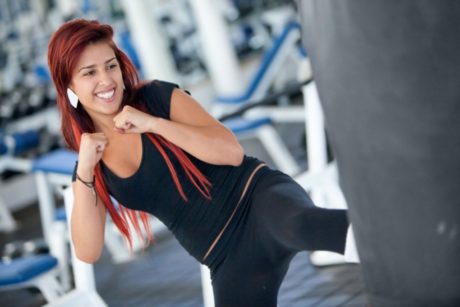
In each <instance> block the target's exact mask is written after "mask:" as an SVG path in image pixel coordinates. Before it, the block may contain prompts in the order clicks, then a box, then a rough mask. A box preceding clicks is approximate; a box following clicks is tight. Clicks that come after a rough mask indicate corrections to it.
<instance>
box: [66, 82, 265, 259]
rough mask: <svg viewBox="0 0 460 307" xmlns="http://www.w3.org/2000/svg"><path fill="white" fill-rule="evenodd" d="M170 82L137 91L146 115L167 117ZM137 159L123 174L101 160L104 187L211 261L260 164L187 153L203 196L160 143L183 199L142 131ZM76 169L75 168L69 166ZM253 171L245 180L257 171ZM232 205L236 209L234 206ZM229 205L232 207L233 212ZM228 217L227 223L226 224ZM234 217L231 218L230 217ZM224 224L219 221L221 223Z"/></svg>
mask: <svg viewBox="0 0 460 307" xmlns="http://www.w3.org/2000/svg"><path fill="white" fill-rule="evenodd" d="M174 88H178V86H177V85H176V84H173V83H169V82H164V81H158V80H155V81H152V82H150V83H148V84H146V85H144V86H143V87H141V88H140V89H139V91H138V98H139V99H140V101H142V102H144V103H145V104H146V105H147V107H148V110H149V112H151V114H152V115H154V116H158V117H162V118H166V119H169V118H170V117H169V114H170V113H169V112H170V102H171V95H172V91H173V90H174ZM141 138H142V159H141V163H140V166H139V169H138V170H137V171H136V172H135V173H134V174H133V175H132V176H130V177H128V178H120V177H118V176H117V175H115V174H114V173H113V172H111V171H110V169H109V168H108V167H107V166H106V165H105V164H104V162H103V161H102V160H101V161H100V163H101V169H102V172H103V176H104V180H105V182H106V184H107V187H108V190H109V193H110V194H111V195H112V196H113V197H114V198H115V199H116V200H117V201H118V202H119V203H120V204H122V205H123V206H125V207H127V208H130V209H134V210H141V211H145V212H148V213H150V214H152V215H154V216H156V217H157V218H158V219H159V220H161V221H162V222H163V223H164V224H165V225H166V226H167V227H168V229H169V230H170V231H171V232H172V233H173V234H174V236H175V237H176V238H177V240H178V241H179V243H180V244H181V245H182V246H183V247H184V248H185V249H186V250H187V252H188V253H189V254H190V255H192V256H193V257H194V258H196V259H197V260H198V261H200V262H201V263H204V264H206V265H208V266H210V267H212V266H214V265H216V262H217V261H218V259H217V258H218V257H220V255H221V251H219V249H222V248H225V243H226V241H229V239H230V237H231V234H232V233H233V232H234V231H235V228H236V227H237V225H238V223H236V221H239V220H240V219H241V216H242V214H243V213H244V212H246V208H245V206H248V205H249V204H248V202H247V201H243V202H241V204H242V205H241V206H239V207H238V208H236V206H237V204H238V203H239V200H240V197H241V195H242V192H243V189H244V187H245V185H246V182H247V181H248V178H249V177H250V176H251V174H252V172H253V171H254V170H255V169H256V168H257V166H259V165H260V164H262V162H261V161H259V160H258V159H256V158H253V157H249V156H245V157H244V159H243V162H242V163H241V165H239V166H236V167H235V166H222V165H213V164H209V163H206V162H204V161H201V160H199V159H197V158H195V157H194V156H192V155H190V154H187V153H186V154H187V156H188V157H189V158H190V160H191V161H192V162H193V163H194V164H195V166H196V167H197V168H198V169H199V170H200V171H201V172H202V173H203V174H204V175H205V176H206V178H207V179H208V180H209V181H210V182H211V184H212V187H211V190H210V192H211V197H212V199H211V200H210V201H209V200H207V199H206V198H204V197H203V196H202V195H201V193H200V192H199V191H198V190H197V189H196V188H195V186H193V184H192V183H191V182H190V180H189V179H188V177H187V176H186V175H185V172H184V171H183V169H182V167H181V166H180V164H179V162H178V160H177V159H176V158H175V156H174V155H173V154H172V153H171V152H170V151H169V150H168V149H166V148H165V151H166V153H167V154H168V156H169V158H170V159H171V162H172V164H173V165H174V168H175V170H176V172H177V174H178V177H179V180H180V182H181V184H182V187H183V190H184V192H185V195H186V196H187V198H188V202H187V201H184V200H183V199H182V197H181V196H180V194H179V192H178V190H177V188H176V185H175V184H174V182H173V180H172V176H171V173H170V171H169V169H168V167H167V165H166V163H165V160H164V159H163V157H162V156H161V155H160V153H159V152H158V150H157V149H156V147H155V146H154V145H153V144H152V143H151V141H150V140H149V139H148V137H147V135H145V134H142V136H141ZM75 170H76V168H75ZM260 173H262V172H260V171H258V172H257V173H256V174H255V176H254V178H252V180H251V185H252V184H253V183H254V182H255V181H256V180H257V177H258V176H260ZM235 208H236V209H235ZM234 211H235V212H234ZM227 221H229V224H228V225H226V224H227ZM232 221H234V222H232ZM224 226H225V227H224ZM222 230H225V231H224V235H222V236H221V237H220V239H219V243H218V244H217V245H216V246H215V248H213V249H212V251H211V253H210V254H209V256H208V257H206V259H204V258H205V255H206V253H207V251H208V250H209V248H210V247H211V245H212V244H213V242H214V241H215V240H216V238H217V237H218V236H219V233H220V232H221V231H222Z"/></svg>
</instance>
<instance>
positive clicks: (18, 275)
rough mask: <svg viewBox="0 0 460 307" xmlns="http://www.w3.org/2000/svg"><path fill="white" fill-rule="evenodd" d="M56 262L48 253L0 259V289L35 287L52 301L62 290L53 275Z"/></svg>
mask: <svg viewBox="0 0 460 307" xmlns="http://www.w3.org/2000/svg"><path fill="white" fill-rule="evenodd" d="M57 263H58V262H57V259H56V258H54V257H53V256H50V255H36V256H28V257H21V258H17V259H13V260H11V261H0V291H5V290H14V289H20V288H29V287H36V288H38V289H39V290H40V291H41V292H42V294H43V296H44V297H45V299H46V300H47V301H48V302H53V301H55V300H56V299H57V298H58V297H59V296H60V295H62V294H63V292H64V291H63V289H62V288H61V286H60V285H59V282H58V281H57V280H56V277H55V269H56V267H57Z"/></svg>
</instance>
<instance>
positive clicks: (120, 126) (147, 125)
mask: <svg viewBox="0 0 460 307" xmlns="http://www.w3.org/2000/svg"><path fill="white" fill-rule="evenodd" d="M154 120H155V117H154V116H152V115H149V114H147V113H144V112H142V111H139V110H138V109H136V108H133V107H131V106H124V107H123V110H122V111H121V112H120V113H118V114H117V115H116V116H115V117H114V118H113V122H114V124H115V127H114V129H115V130H116V131H118V132H120V133H144V132H151V127H152V123H153V121H154Z"/></svg>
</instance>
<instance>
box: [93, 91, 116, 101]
mask: <svg viewBox="0 0 460 307" xmlns="http://www.w3.org/2000/svg"><path fill="white" fill-rule="evenodd" d="M114 95H115V89H112V90H110V91H107V92H100V93H97V94H96V97H98V98H101V99H104V100H111V99H112V98H113V97H114Z"/></svg>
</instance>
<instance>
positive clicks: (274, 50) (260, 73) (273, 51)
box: [217, 21, 304, 104]
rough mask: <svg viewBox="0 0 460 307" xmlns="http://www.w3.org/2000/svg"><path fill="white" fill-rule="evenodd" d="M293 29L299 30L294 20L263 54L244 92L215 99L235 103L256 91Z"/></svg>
mask: <svg viewBox="0 0 460 307" xmlns="http://www.w3.org/2000/svg"><path fill="white" fill-rule="evenodd" d="M293 30H300V25H299V24H298V23H297V22H295V21H291V22H289V23H288V24H287V25H286V26H285V27H284V29H283V32H282V33H281V34H280V35H279V36H278V37H277V38H276V40H275V41H274V43H273V46H272V47H271V48H270V49H269V50H268V51H267V52H266V53H265V54H264V56H263V58H262V62H261V64H260V66H259V69H258V70H257V72H256V74H255V76H254V78H253V79H252V81H251V83H250V84H249V87H248V88H247V90H246V92H245V93H243V94H242V95H241V96H234V97H217V101H218V102H222V103H228V104H237V103H242V102H245V101H247V100H249V99H250V98H251V96H252V95H253V94H254V92H255V91H256V89H257V87H258V86H259V84H260V82H261V81H262V78H263V77H264V75H265V73H266V72H267V70H268V67H270V65H271V63H272V62H273V60H274V58H275V57H276V55H277V54H278V51H279V50H280V49H281V46H282V45H283V43H284V42H285V41H286V38H287V37H288V35H289V33H290V32H291V31H293ZM303 51H304V50H303Z"/></svg>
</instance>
